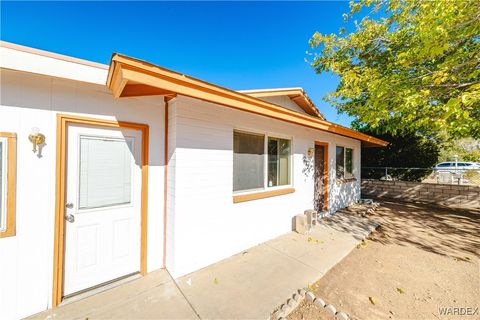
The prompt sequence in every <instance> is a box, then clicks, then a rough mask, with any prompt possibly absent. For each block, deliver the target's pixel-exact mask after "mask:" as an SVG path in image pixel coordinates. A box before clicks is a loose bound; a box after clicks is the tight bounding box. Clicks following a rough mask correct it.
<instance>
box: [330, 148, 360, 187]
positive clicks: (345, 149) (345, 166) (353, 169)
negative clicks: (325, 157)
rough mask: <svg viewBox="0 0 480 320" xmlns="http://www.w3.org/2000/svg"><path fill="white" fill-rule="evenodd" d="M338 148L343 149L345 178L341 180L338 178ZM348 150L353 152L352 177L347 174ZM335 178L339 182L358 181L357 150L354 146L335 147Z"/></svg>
mask: <svg viewBox="0 0 480 320" xmlns="http://www.w3.org/2000/svg"><path fill="white" fill-rule="evenodd" d="M337 148H343V177H341V178H339V177H338V176H337V172H336V171H337ZM347 149H350V150H352V174H351V176H346V174H347ZM335 178H336V179H337V180H340V181H343V180H352V179H356V177H355V148H354V147H352V146H345V145H340V144H337V145H335Z"/></svg>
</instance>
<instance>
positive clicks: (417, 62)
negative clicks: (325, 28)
mask: <svg viewBox="0 0 480 320" xmlns="http://www.w3.org/2000/svg"><path fill="white" fill-rule="evenodd" d="M350 8H351V10H350V12H349V13H348V14H345V15H344V18H345V19H346V20H349V19H350V20H351V19H353V18H354V17H356V16H357V15H360V14H362V15H363V14H364V13H365V12H366V11H367V10H368V11H369V13H368V14H366V15H365V16H364V17H363V18H362V19H361V21H360V22H357V21H356V20H355V21H354V23H355V30H354V31H353V32H351V33H345V30H340V31H339V32H338V33H337V34H328V35H327V34H321V33H318V32H317V33H315V34H314V35H313V37H312V38H311V40H310V45H311V47H312V48H314V50H315V51H314V59H313V61H312V62H311V64H312V66H313V67H314V68H315V70H316V72H318V73H320V72H325V71H327V72H333V73H335V74H338V75H339V76H340V84H339V85H338V87H337V88H336V90H335V91H334V92H331V93H329V94H328V95H327V96H326V97H325V98H324V99H325V100H326V101H327V102H330V103H332V104H333V105H334V106H336V108H337V110H339V112H345V113H347V114H348V115H350V116H354V117H355V118H356V121H355V122H354V124H353V125H354V126H355V127H360V126H362V125H368V126H370V127H371V128H381V129H384V130H386V131H387V132H390V133H393V134H395V133H396V132H397V131H399V130H404V129H407V130H409V131H415V132H417V133H423V134H427V135H432V134H435V133H441V134H446V135H447V136H449V137H466V136H471V137H475V138H478V137H480V1H474V0H471V1H468V0H466V1H462V0H458V1H453V0H436V1H421V0H391V1H385V0H361V1H359V2H350Z"/></svg>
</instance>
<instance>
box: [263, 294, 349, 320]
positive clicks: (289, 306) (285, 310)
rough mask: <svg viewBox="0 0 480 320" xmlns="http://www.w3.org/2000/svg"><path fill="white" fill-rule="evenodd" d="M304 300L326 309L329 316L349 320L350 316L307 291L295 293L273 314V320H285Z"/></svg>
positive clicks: (339, 319)
mask: <svg viewBox="0 0 480 320" xmlns="http://www.w3.org/2000/svg"><path fill="white" fill-rule="evenodd" d="M304 299H307V300H308V301H310V302H311V303H313V304H314V305H316V306H317V307H320V308H324V309H325V310H326V311H327V312H328V313H329V314H331V315H332V316H334V317H335V319H338V320H348V319H349V316H348V314H347V313H345V312H343V311H337V309H336V308H335V307H334V306H333V305H331V304H327V303H326V302H325V301H324V300H323V299H322V298H320V297H316V296H315V294H314V293H313V292H311V291H306V290H305V289H299V290H298V291H297V292H295V293H294V294H293V295H292V297H291V298H289V299H288V300H287V301H286V302H285V303H284V304H282V305H281V306H280V307H279V308H277V310H275V311H274V312H273V313H272V317H271V318H270V319H271V320H284V319H285V318H286V317H287V316H288V315H289V314H290V313H291V312H292V311H294V310H295V308H296V307H298V305H299V304H300V302H302V301H303V300H304Z"/></svg>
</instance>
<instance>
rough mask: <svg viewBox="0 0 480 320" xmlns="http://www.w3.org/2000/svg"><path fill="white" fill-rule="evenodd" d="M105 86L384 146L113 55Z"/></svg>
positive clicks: (245, 96) (124, 94) (115, 92)
mask: <svg viewBox="0 0 480 320" xmlns="http://www.w3.org/2000/svg"><path fill="white" fill-rule="evenodd" d="M107 86H108V88H110V89H111V90H112V93H113V96H114V97H115V98H120V97H134V96H137V97H138V96H148V95H164V96H166V97H167V98H171V97H175V96H176V95H177V94H180V95H184V96H188V97H192V98H195V99H199V100H204V101H208V102H212V103H216V104H219V105H222V106H226V107H230V108H234V109H237V110H241V111H245V112H251V113H255V114H258V115H262V116H265V117H269V118H273V119H278V120H282V121H286V122H290V123H294V124H297V125H301V126H305V127H309V128H313V129H317V130H321V131H325V132H330V133H335V134H339V135H342V136H346V137H350V138H353V139H357V140H360V141H362V142H364V143H365V144H364V145H365V146H386V145H387V144H388V143H387V142H386V141H383V140H381V139H378V138H375V137H372V136H369V135H366V134H364V133H361V132H358V131H355V130H353V129H350V128H347V127H343V126H341V125H338V124H335V123H332V122H329V121H326V120H323V119H321V118H319V117H316V116H315V117H314V116H311V115H308V114H303V113H300V112H296V111H293V110H290V109H287V108H284V107H282V106H279V105H276V104H274V103H271V102H267V101H264V100H261V99H259V98H256V97H252V96H250V95H248V94H245V93H242V92H238V91H234V90H230V89H227V88H224V87H221V86H218V85H214V84H211V83H208V82H206V81H202V80H200V79H196V78H193V77H190V76H187V75H184V74H181V73H178V72H175V71H172V70H169V69H166V68H162V67H159V66H157V65H154V64H152V63H150V62H146V61H142V60H139V59H135V58H132V57H129V56H126V55H122V54H118V53H114V54H113V55H112V58H111V60H110V68H109V70H108V78H107Z"/></svg>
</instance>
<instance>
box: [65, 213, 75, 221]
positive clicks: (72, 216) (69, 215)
mask: <svg viewBox="0 0 480 320" xmlns="http://www.w3.org/2000/svg"><path fill="white" fill-rule="evenodd" d="M65 220H67V221H68V222H70V223H74V222H75V216H74V215H73V214H66V215H65Z"/></svg>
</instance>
